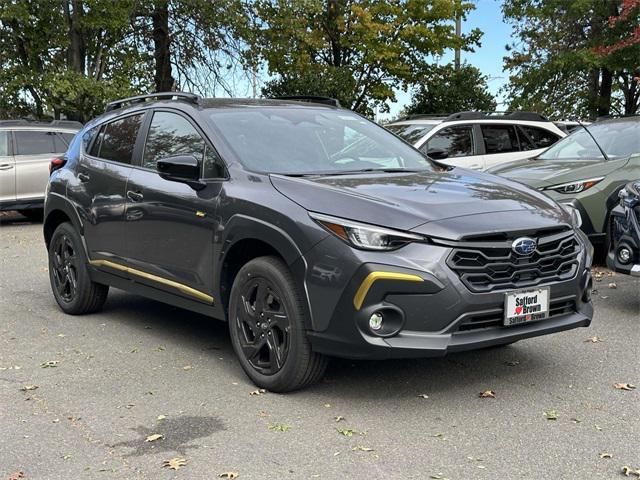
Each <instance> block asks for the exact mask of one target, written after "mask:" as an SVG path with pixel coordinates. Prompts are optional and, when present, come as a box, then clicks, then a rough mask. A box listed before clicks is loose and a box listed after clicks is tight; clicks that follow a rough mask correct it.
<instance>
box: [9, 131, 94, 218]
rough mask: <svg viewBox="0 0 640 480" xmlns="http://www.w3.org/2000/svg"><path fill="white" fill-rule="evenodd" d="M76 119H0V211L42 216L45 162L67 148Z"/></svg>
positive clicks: (45, 174)
mask: <svg viewBox="0 0 640 480" xmlns="http://www.w3.org/2000/svg"><path fill="white" fill-rule="evenodd" d="M81 128H82V124H81V123H79V122H73V121H68V120H54V121H52V122H32V121H27V120H0V211H4V210H18V211H19V212H20V213H22V214H23V215H25V216H26V217H28V218H38V217H40V216H41V215H42V207H43V202H44V190H45V188H46V186H47V181H48V180H49V165H50V164H51V161H52V159H53V158H55V157H56V156H60V155H62V154H64V152H66V151H67V147H68V146H69V143H71V140H72V139H73V137H74V136H75V134H76V133H77V132H78V130H80V129H81Z"/></svg>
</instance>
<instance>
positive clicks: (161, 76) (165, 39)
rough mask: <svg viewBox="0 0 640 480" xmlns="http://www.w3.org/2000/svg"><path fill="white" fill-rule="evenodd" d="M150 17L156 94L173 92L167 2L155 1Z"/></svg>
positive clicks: (166, 0)
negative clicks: (151, 20) (151, 21)
mask: <svg viewBox="0 0 640 480" xmlns="http://www.w3.org/2000/svg"><path fill="white" fill-rule="evenodd" d="M151 16H152V19H153V46H154V51H153V57H154V59H155V63H156V71H155V74H154V82H155V86H156V92H169V91H172V90H173V87H174V84H175V80H174V78H173V75H172V74H171V37H170V36H169V2H168V0H157V1H156V4H155V8H154V9H153V13H152V14H151Z"/></svg>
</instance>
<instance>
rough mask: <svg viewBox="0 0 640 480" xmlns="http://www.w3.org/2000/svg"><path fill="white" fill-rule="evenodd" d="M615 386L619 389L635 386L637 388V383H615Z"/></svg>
mask: <svg viewBox="0 0 640 480" xmlns="http://www.w3.org/2000/svg"><path fill="white" fill-rule="evenodd" d="M613 386H614V387H615V388H617V389H618V390H633V389H634V388H636V386H635V385H632V384H630V383H614V384H613Z"/></svg>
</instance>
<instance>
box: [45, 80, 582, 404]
mask: <svg viewBox="0 0 640 480" xmlns="http://www.w3.org/2000/svg"><path fill="white" fill-rule="evenodd" d="M315 100H316V101H321V100H319V99H315ZM326 103H331V102H329V101H327V102H326ZM45 215H46V218H45V223H44V237H45V242H46V246H47V249H48V252H49V267H50V268H49V273H50V280H51V286H52V290H53V294H54V296H55V299H56V300H57V302H58V304H59V305H60V307H61V308H62V310H64V311H65V312H67V313H69V314H82V313H89V312H93V311H97V310H98V309H100V308H101V307H102V306H103V304H104V302H105V300H106V298H107V292H108V289H109V287H110V286H112V287H116V288H120V289H124V290H128V291H131V292H134V293H138V294H141V295H146V296H148V297H151V298H154V299H157V300H160V301H163V302H166V303H169V304H172V305H176V306H179V307H183V308H187V309H190V310H193V311H196V312H200V313H203V314H205V315H209V316H210V317H213V318H216V319H219V320H223V321H227V322H228V324H229V331H230V336H231V342H232V345H233V348H234V350H235V351H236V353H237V355H238V358H239V361H240V363H241V365H242V367H243V369H244V370H245V372H246V373H247V374H248V375H249V377H250V378H251V379H252V380H253V381H254V382H255V383H256V384H257V385H259V386H260V387H264V388H267V389H270V390H272V391H280V392H283V391H290V390H294V389H297V388H302V387H304V386H306V385H309V384H311V383H312V382H314V381H317V380H318V379H319V378H321V376H322V374H323V372H324V369H325V366H326V362H327V356H339V357H348V358H362V359H384V358H391V357H426V356H442V355H444V354H446V353H449V352H458V351H462V350H468V349H474V348H482V347H489V346H496V345H504V344H508V343H513V342H515V341H518V340H521V339H525V338H528V337H534V336H537V335H544V334H549V333H553V332H559V331H562V330H568V329H571V328H575V327H586V326H588V325H589V324H590V322H591V317H592V314H593V309H592V304H591V299H590V291H591V275H590V272H589V268H590V265H591V259H592V247H591V245H590V243H589V241H588V240H587V238H586V237H585V235H584V234H583V233H582V232H581V231H580V230H579V229H578V228H577V227H576V225H577V224H578V218H577V215H578V214H577V212H575V211H573V210H572V209H571V208H570V207H561V206H559V205H558V204H557V203H556V202H554V201H553V200H551V199H550V198H549V197H547V196H545V195H543V194H541V193H539V192H536V191H534V190H531V189H529V188H527V187H525V186H523V185H522V184H519V183H516V182H513V181H510V180H507V179H504V178H500V177H496V176H493V175H490V174H486V173H480V172H474V171H470V170H465V169H462V168H458V167H449V166H444V165H439V164H437V163H434V162H432V161H430V160H429V159H428V158H426V157H425V156H424V155H423V154H422V153H420V152H419V151H417V150H415V149H414V148H413V147H411V146H410V145H408V144H406V143H405V142H403V141H402V140H400V139H399V138H398V137H396V136H395V135H393V134H392V133H390V132H388V131H386V130H385V129H383V128H382V127H379V126H378V125H376V124H374V123H372V122H370V121H369V120H367V119H365V118H363V117H361V116H359V115H357V114H356V113H353V112H351V111H348V110H345V109H341V108H338V107H336V106H332V105H327V104H320V103H308V102H307V103H305V102H301V101H292V100H276V99H274V100H229V99H226V100H225V99H203V98H199V97H197V96H195V95H190V94H182V93H175V92H172V93H167V94H154V95H151V96H142V97H134V98H131V99H124V100H121V101H118V102H114V103H113V104H110V105H109V106H108V109H107V112H106V113H105V114H104V115H102V116H101V117H98V118H96V119H95V120H93V121H91V122H90V123H88V124H87V125H86V126H85V127H84V128H83V130H82V131H81V132H80V134H79V135H78V136H77V137H76V138H75V140H74V141H73V143H72V144H71V146H70V148H69V150H68V151H67V153H66V154H65V156H64V157H63V161H62V162H59V163H57V164H56V165H53V166H52V174H51V178H50V181H49V186H48V195H47V199H46V207H45Z"/></svg>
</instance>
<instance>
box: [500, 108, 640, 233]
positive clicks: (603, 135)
mask: <svg viewBox="0 0 640 480" xmlns="http://www.w3.org/2000/svg"><path fill="white" fill-rule="evenodd" d="M489 172H491V173H495V174H497V175H501V176H503V177H508V178H510V179H512V180H516V181H518V182H522V183H524V184H526V185H529V186H531V187H534V188H536V189H538V190H541V191H543V192H544V193H546V194H547V195H549V196H550V197H551V198H553V199H554V200H556V201H557V202H560V203H568V204H571V205H573V206H574V207H575V208H576V209H578V211H579V212H580V214H581V216H582V230H583V231H584V232H585V233H586V234H587V235H588V236H589V239H590V240H591V242H592V243H594V244H596V245H598V244H600V245H604V244H606V241H607V225H608V218H609V215H610V213H611V210H612V209H613V208H614V207H615V206H616V204H617V203H618V192H619V191H620V190H621V189H622V187H624V185H625V184H626V183H628V182H629V181H631V180H633V179H634V178H639V177H640V116H639V115H633V116H626V117H619V118H611V119H607V120H602V121H599V122H596V123H593V124H591V125H589V126H586V127H583V128H580V129H578V130H576V131H574V132H573V133H572V134H571V135H569V136H568V137H565V138H564V139H562V140H560V141H559V142H558V143H556V144H554V145H553V146H551V147H550V148H549V149H548V150H546V151H545V152H543V153H542V154H540V155H538V156H536V157H533V158H530V159H527V160H520V161H517V162H510V163H506V164H502V165H499V166H496V167H494V168H492V169H490V170H489Z"/></svg>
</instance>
